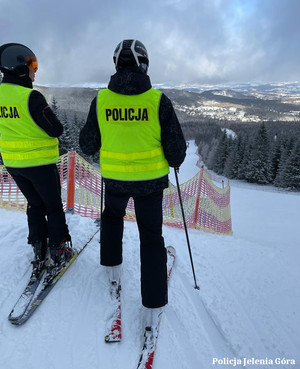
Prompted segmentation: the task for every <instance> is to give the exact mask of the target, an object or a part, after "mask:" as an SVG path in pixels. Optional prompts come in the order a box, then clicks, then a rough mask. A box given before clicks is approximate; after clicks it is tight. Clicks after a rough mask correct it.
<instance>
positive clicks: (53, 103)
mask: <svg viewBox="0 0 300 369" xmlns="http://www.w3.org/2000/svg"><path fill="white" fill-rule="evenodd" d="M50 107H51V109H52V111H53V113H54V114H55V115H56V116H57V118H59V106H58V103H57V100H56V98H55V96H53V97H52V99H51V103H50Z"/></svg>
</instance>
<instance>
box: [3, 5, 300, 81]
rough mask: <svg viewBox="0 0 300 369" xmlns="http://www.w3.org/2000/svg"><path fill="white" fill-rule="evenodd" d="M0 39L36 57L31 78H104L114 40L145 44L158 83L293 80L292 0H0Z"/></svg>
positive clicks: (297, 30)
mask: <svg viewBox="0 0 300 369" xmlns="http://www.w3.org/2000/svg"><path fill="white" fill-rule="evenodd" d="M0 6H1V14H0V43H1V44H2V43H6V42H20V43H24V44H26V45H27V46H29V47H30V48H31V49H32V50H33V51H34V52H35V53H36V54H37V56H38V58H39V64H40V68H39V72H38V74H37V78H36V82H37V83H40V84H43V83H44V84H46V83H69V84H76V83H77V84H78V83H85V82H98V83H105V82H107V81H108V79H109V76H110V75H111V74H113V73H114V65H113V63H112V55H113V51H114V49H115V47H116V45H117V44H118V42H119V41H121V40H122V39H125V38H137V39H139V40H141V41H142V42H143V43H144V44H145V45H146V47H147V49H148V52H149V57H150V68H149V74H150V76H151V78H152V81H153V82H154V83H159V82H166V81H170V82H175V83H180V82H190V83H194V82H198V83H201V82H202V83H214V82H230V81H242V82H246V81H283V80H285V81H292V80H297V79H299V77H298V70H297V68H298V61H299V50H298V49H299V48H298V43H299V41H298V40H299V36H300V26H299V21H298V19H297V17H298V14H299V11H300V2H298V0H286V1H282V0H264V1H259V0H244V1H240V0H226V1H223V0H160V1H158V0H157V1H156V0H144V1H142V2H141V1H139V0H128V1H126V2H124V1H123V0H110V1H104V0H103V1H99V0H85V1H82V2H77V3H74V2H73V1H70V0H60V1H59V0H52V1H51V2H50V1H49V2H42V1H39V0H31V1H24V0H23V1H20V0H0Z"/></svg>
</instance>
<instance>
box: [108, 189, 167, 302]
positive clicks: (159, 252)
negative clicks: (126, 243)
mask: <svg viewBox="0 0 300 369" xmlns="http://www.w3.org/2000/svg"><path fill="white" fill-rule="evenodd" d="M130 197H133V200H134V207H135V214H136V221H137V225H138V229H139V236H140V261H141V295H142V304H143V305H144V306H145V307H148V308H157V307H161V306H164V305H166V304H167V301H168V295H167V253H166V249H165V245H164V239H163V237H162V222H163V215H162V199H163V191H159V192H155V193H151V194H149V195H135V194H126V195H123V194H122V195H119V194H113V193H110V192H109V191H107V190H106V191H105V208H104V211H103V214H102V218H101V264H102V265H105V266H115V265H120V264H121V263H122V260H123V258H122V238H123V229H124V220H123V217H124V216H125V213H126V206H127V203H128V200H129V198H130Z"/></svg>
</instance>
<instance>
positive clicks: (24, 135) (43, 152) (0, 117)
mask: <svg viewBox="0 0 300 369" xmlns="http://www.w3.org/2000/svg"><path fill="white" fill-rule="evenodd" d="M31 92H32V89H30V88H26V87H22V86H18V85H13V84H7V83H2V84H1V85H0V152H1V155H2V159H3V162H4V165H5V166H8V167H15V168H22V167H32V166H39V165H45V164H52V163H56V162H57V160H58V156H59V152H58V139H57V138H53V137H50V136H49V135H48V134H47V133H46V132H45V131H44V130H42V129H41V128H40V127H39V126H38V125H37V124H36V123H35V122H34V120H33V119H32V117H31V115H30V112H29V108H28V100H29V95H30V93H31Z"/></svg>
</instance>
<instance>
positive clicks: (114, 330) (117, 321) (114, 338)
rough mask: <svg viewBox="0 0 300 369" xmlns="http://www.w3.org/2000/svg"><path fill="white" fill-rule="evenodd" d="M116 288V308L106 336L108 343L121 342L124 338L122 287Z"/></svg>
mask: <svg viewBox="0 0 300 369" xmlns="http://www.w3.org/2000/svg"><path fill="white" fill-rule="evenodd" d="M115 283H116V282H115ZM115 287H116V290H115V293H113V294H112V299H113V301H114V303H115V308H114V311H113V314H112V315H111V317H110V319H109V320H108V323H107V334H106V335H105V342H106V343H112V342H120V341H121V338H122V320H121V285H118V286H115Z"/></svg>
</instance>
